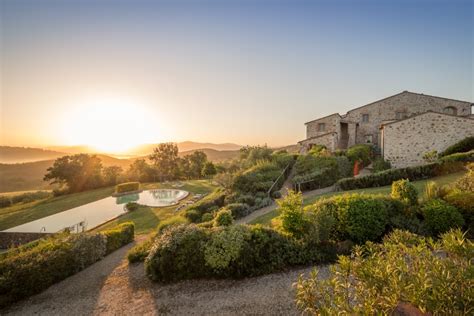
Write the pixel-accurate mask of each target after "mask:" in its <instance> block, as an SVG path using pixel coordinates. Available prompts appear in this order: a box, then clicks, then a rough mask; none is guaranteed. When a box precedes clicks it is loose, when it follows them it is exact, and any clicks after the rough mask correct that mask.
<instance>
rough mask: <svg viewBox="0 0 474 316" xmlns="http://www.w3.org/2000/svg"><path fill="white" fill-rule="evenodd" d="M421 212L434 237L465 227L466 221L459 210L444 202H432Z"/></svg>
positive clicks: (437, 200)
mask: <svg viewBox="0 0 474 316" xmlns="http://www.w3.org/2000/svg"><path fill="white" fill-rule="evenodd" d="M421 211H422V213H423V216H424V219H425V223H426V226H427V228H428V229H429V231H430V233H431V234H433V235H434V236H438V235H439V234H442V233H444V232H447V231H448V230H450V229H451V228H455V227H461V226H462V225H464V219H463V218H462V215H461V213H459V211H458V209H457V208H455V207H454V206H451V205H449V204H448V203H446V202H445V201H443V200H439V199H435V200H431V201H429V202H427V203H425V204H424V205H423V206H422V207H421Z"/></svg>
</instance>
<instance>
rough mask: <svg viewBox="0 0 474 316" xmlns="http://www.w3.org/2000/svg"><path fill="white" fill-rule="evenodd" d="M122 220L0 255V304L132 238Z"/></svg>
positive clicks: (63, 275) (74, 270)
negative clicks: (104, 228) (94, 230)
mask: <svg viewBox="0 0 474 316" xmlns="http://www.w3.org/2000/svg"><path fill="white" fill-rule="evenodd" d="M133 233H134V226H133V224H132V223H124V224H121V225H119V227H118V228H116V229H111V230H107V231H103V232H100V233H80V234H65V233H61V234H58V235H55V236H52V237H50V238H46V239H40V240H36V241H34V242H31V243H28V244H26V245H23V246H20V247H17V248H14V249H12V250H9V251H8V252H6V253H4V254H2V256H0V307H4V306H6V305H8V304H10V303H13V302H15V301H17V300H19V299H22V298H25V297H28V296H30V295H33V294H36V293H39V292H41V291H43V290H45V289H46V288H48V287H49V286H51V285H52V284H54V283H56V282H59V281H61V280H63V279H65V278H67V277H69V276H71V275H73V274H75V273H77V272H79V271H81V270H83V269H84V268H86V267H87V266H89V265H91V264H93V263H94V262H96V261H98V260H100V259H102V258H103V257H104V256H105V255H107V254H109V253H111V252H112V251H114V250H115V249H118V248H119V247H121V246H123V245H125V244H127V243H129V242H131V241H132V240H133Z"/></svg>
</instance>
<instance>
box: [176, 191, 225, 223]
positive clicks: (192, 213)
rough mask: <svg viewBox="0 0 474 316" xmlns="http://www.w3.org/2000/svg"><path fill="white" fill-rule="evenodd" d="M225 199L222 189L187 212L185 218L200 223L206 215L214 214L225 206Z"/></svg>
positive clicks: (195, 204)
mask: <svg viewBox="0 0 474 316" xmlns="http://www.w3.org/2000/svg"><path fill="white" fill-rule="evenodd" d="M225 197H226V195H225V192H224V191H223V190H222V189H216V190H215V191H214V192H212V193H211V194H209V195H208V196H206V197H204V198H203V199H201V200H199V201H198V202H196V203H194V204H193V205H192V206H191V207H190V208H188V209H187V210H185V212H184V216H185V217H186V218H187V219H188V220H189V221H190V222H192V223H199V222H200V221H201V219H202V216H203V215H204V214H205V213H212V212H213V211H216V210H218V209H219V208H221V207H222V206H224V201H225Z"/></svg>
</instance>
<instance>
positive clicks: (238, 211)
mask: <svg viewBox="0 0 474 316" xmlns="http://www.w3.org/2000/svg"><path fill="white" fill-rule="evenodd" d="M226 209H228V210H230V211H231V212H232V217H234V218H235V219H237V218H241V217H244V216H247V215H248V214H249V213H250V208H249V206H248V205H247V204H245V203H231V204H228V205H226Z"/></svg>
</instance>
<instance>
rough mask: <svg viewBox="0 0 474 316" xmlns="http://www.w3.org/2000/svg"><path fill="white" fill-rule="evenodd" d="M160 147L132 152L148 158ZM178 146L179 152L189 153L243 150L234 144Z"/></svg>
mask: <svg viewBox="0 0 474 316" xmlns="http://www.w3.org/2000/svg"><path fill="white" fill-rule="evenodd" d="M158 145H159V144H145V145H140V146H138V147H136V148H134V149H132V150H131V151H130V152H131V153H132V154H135V155H137V156H146V155H149V154H151V153H152V152H153V148H155V147H157V146H158ZM177 145H178V150H179V151H180V152H187V151H192V150H197V149H200V150H204V149H206V150H208V149H211V150H215V151H235V150H239V149H240V148H242V146H241V145H237V144H232V143H223V144H213V143H198V142H191V141H185V142H180V143H177Z"/></svg>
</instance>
